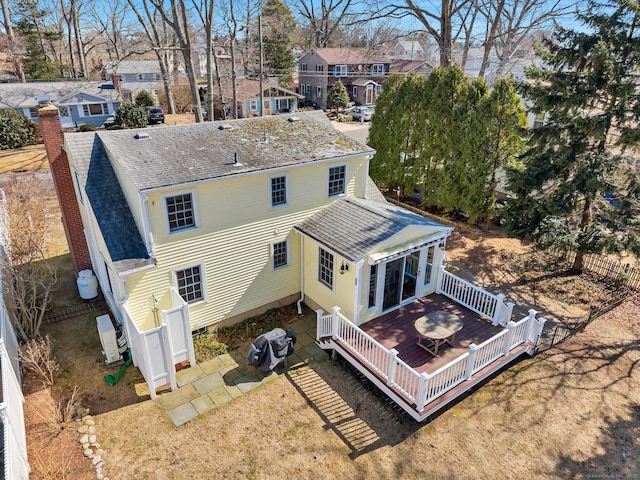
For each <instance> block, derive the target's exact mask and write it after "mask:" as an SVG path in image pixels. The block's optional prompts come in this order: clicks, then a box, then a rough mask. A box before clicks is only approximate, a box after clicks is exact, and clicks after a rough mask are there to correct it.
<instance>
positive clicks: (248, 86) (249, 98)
mask: <svg viewBox="0 0 640 480" xmlns="http://www.w3.org/2000/svg"><path fill="white" fill-rule="evenodd" d="M263 88H264V90H263V98H264V115H274V114H278V113H292V112H294V111H295V110H296V106H297V105H298V102H299V100H300V99H302V98H304V96H303V95H300V94H298V93H296V92H294V91H292V90H288V89H286V88H284V87H281V86H279V85H278V82H277V80H276V79H267V80H266V81H264V84H263ZM214 92H215V89H214ZM214 94H215V93H214ZM236 94H237V98H238V118H246V117H250V116H256V115H260V81H259V80H248V79H246V78H242V79H240V80H238V85H237V92H236ZM223 103H224V104H225V105H228V106H232V105H233V91H232V89H231V86H230V84H229V83H226V84H225V85H224V89H223Z"/></svg>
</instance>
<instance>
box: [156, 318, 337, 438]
mask: <svg viewBox="0 0 640 480" xmlns="http://www.w3.org/2000/svg"><path fill="white" fill-rule="evenodd" d="M286 328H287V329H288V330H293V332H294V333H295V334H296V340H297V341H296V344H295V345H294V353H293V354H292V355H291V356H290V357H288V358H287V362H286V363H287V365H288V368H289V369H290V368H295V367H297V366H300V365H304V364H307V363H309V362H310V361H312V360H325V359H328V356H327V353H326V352H325V351H324V350H322V349H321V348H320V347H318V346H317V345H316V344H315V334H316V316H315V315H310V316H308V317H306V318H303V319H302V320H299V321H297V322H295V323H293V324H291V325H289V326H287V327H286ZM248 353H249V345H244V346H243V347H241V348H239V349H237V350H234V351H233V352H231V353H226V354H224V355H219V356H218V357H216V358H214V359H212V360H209V361H207V362H204V363H199V364H197V365H196V366H195V367H190V368H186V369H184V370H180V371H179V372H177V373H176V381H177V383H178V389H177V390H174V391H173V392H167V393H163V394H161V395H159V396H158V402H159V403H160V405H161V406H162V408H163V409H164V410H165V412H167V415H169V417H170V418H171V420H172V421H173V423H174V425H175V426H176V427H179V426H180V425H184V424H185V423H187V422H190V421H191V420H193V419H194V418H196V417H197V416H198V415H202V414H204V413H206V412H208V411H210V410H213V409H214V408H218V407H222V406H223V405H226V404H227V403H229V402H231V401H233V400H234V399H236V398H238V397H241V396H242V395H246V394H248V393H249V392H251V391H252V390H254V389H255V388H257V387H259V386H261V385H264V384H265V383H267V382H270V381H272V380H275V379H276V378H278V377H279V376H280V375H282V374H283V373H284V372H286V371H287V367H285V364H284V363H281V364H280V365H278V366H277V367H276V369H275V370H274V371H273V372H272V373H271V374H269V373H266V372H263V371H261V370H258V369H257V368H254V367H250V366H249V365H247V355H248Z"/></svg>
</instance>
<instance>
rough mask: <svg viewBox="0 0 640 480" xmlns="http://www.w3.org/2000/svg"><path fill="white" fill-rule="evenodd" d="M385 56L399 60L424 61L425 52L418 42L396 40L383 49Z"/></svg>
mask: <svg viewBox="0 0 640 480" xmlns="http://www.w3.org/2000/svg"><path fill="white" fill-rule="evenodd" d="M385 54H386V55H387V56H389V57H391V58H395V59H399V60H425V59H426V58H427V51H426V50H425V49H424V47H423V46H422V44H421V43H420V42H419V41H418V40H408V39H398V40H396V41H395V42H393V43H391V44H390V45H388V46H386V47H385Z"/></svg>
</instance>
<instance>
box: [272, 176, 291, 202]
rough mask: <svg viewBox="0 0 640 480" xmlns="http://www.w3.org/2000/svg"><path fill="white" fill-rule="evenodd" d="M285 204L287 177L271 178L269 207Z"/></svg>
mask: <svg viewBox="0 0 640 480" xmlns="http://www.w3.org/2000/svg"><path fill="white" fill-rule="evenodd" d="M286 204H287V176H286V175H281V176H279V177H271V206H272V207H277V206H278V205H286Z"/></svg>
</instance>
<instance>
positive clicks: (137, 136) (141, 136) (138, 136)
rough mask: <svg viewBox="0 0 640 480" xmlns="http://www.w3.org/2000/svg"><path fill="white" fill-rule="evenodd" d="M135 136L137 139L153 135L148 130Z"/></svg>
mask: <svg viewBox="0 0 640 480" xmlns="http://www.w3.org/2000/svg"><path fill="white" fill-rule="evenodd" d="M133 138H135V139H136V140H140V139H142V138H151V136H150V135H149V134H148V133H147V132H138V133H136V134H135V136H134V137H133Z"/></svg>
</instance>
